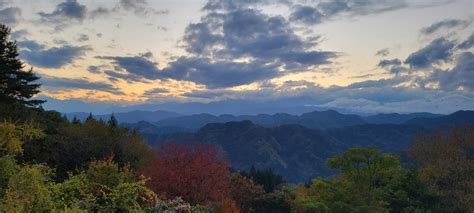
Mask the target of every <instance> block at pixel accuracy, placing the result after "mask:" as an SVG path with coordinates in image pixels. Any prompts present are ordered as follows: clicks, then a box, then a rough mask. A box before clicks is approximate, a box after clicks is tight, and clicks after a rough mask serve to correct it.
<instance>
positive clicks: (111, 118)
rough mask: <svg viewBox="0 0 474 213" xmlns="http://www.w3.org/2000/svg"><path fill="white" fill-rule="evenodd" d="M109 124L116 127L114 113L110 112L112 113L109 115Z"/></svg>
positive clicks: (116, 122)
mask: <svg viewBox="0 0 474 213" xmlns="http://www.w3.org/2000/svg"><path fill="white" fill-rule="evenodd" d="M108 124H109V126H111V127H116V126H117V125H118V121H117V119H116V118H115V115H114V113H112V115H111V116H110V120H109V122H108Z"/></svg>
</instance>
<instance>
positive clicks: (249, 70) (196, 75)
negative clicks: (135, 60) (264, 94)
mask: <svg viewBox="0 0 474 213" xmlns="http://www.w3.org/2000/svg"><path fill="white" fill-rule="evenodd" d="M277 68H278V65H277V64H265V63H261V62H260V61H254V62H251V63H245V62H241V63H237V62H232V61H217V62H211V61H210V60H208V59H205V58H189V57H181V58H179V59H178V60H176V61H175V62H173V63H172V64H170V66H169V67H168V68H165V69H163V70H162V71H161V72H160V73H158V75H157V77H158V78H170V79H175V80H184V81H192V82H195V83H198V84H204V85H206V86H207V87H208V88H221V87H232V86H239V85H244V84H249V83H253V82H256V81H261V80H265V79H270V78H274V77H277V76H280V75H281V73H280V72H279V71H278V69H277Z"/></svg>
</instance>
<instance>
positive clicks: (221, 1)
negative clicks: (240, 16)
mask: <svg viewBox="0 0 474 213" xmlns="http://www.w3.org/2000/svg"><path fill="white" fill-rule="evenodd" d="M269 4H272V5H273V4H284V5H292V4H293V3H292V1H291V0H240V1H236V0H209V1H207V3H206V5H205V6H204V7H203V10H204V11H218V10H236V9H242V8H245V7H249V6H257V5H269Z"/></svg>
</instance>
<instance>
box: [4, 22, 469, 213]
mask: <svg viewBox="0 0 474 213" xmlns="http://www.w3.org/2000/svg"><path fill="white" fill-rule="evenodd" d="M9 33H10V30H9V29H8V28H7V27H5V26H0V109H1V111H0V211H1V212H226V213H227V212H230V213H232V212H472V211H474V193H473V192H474V180H473V179H474V178H473V177H474V127H466V128H464V129H455V130H453V131H451V132H449V133H446V132H444V133H439V134H434V135H425V136H419V137H418V138H417V141H416V143H415V145H414V146H413V148H412V149H411V151H410V156H411V157H412V158H413V162H414V164H413V166H412V167H409V168H404V167H402V165H401V164H400V160H399V158H398V156H397V155H394V154H387V153H381V152H380V151H379V150H377V149H375V148H354V149H351V150H348V151H346V152H345V153H342V154H340V155H338V156H334V157H332V158H330V159H328V160H327V163H328V166H329V167H331V168H333V169H335V170H338V171H339V175H337V176H334V177H331V178H327V179H322V178H316V179H314V180H313V181H312V182H311V183H308V184H299V185H298V184H289V183H286V182H285V180H283V178H282V177H281V176H279V175H277V174H274V173H273V172H272V171H271V170H266V169H264V168H256V167H252V168H250V169H249V171H242V172H239V171H233V170H232V169H231V165H229V164H228V163H227V161H226V160H225V156H223V155H222V152H221V151H220V149H219V147H216V146H212V145H208V144H202V143H199V142H191V143H187V144H173V143H164V144H161V145H159V146H158V147H156V149H155V150H153V149H151V148H150V147H148V146H147V145H145V144H144V143H143V139H142V137H141V136H140V134H138V133H137V132H135V131H130V130H128V129H125V128H121V127H118V126H117V122H116V120H115V119H114V118H113V117H111V119H110V120H108V121H103V120H96V119H94V118H93V117H92V116H90V117H89V118H88V119H86V120H85V121H84V122H80V121H79V120H73V121H72V122H69V121H68V120H67V119H66V118H64V117H62V116H61V114H60V113H58V112H54V111H45V110H43V109H42V108H41V107H40V106H39V104H41V103H42V101H41V100H33V99H32V97H33V96H34V95H35V94H37V93H38V92H39V86H40V85H38V84H35V83H34V82H35V80H37V79H38V78H37V77H36V76H35V75H34V73H33V72H32V71H31V70H29V71H24V65H23V63H22V62H21V61H20V60H18V58H17V57H18V53H17V50H16V43H15V42H13V41H10V40H9V38H8V35H9Z"/></svg>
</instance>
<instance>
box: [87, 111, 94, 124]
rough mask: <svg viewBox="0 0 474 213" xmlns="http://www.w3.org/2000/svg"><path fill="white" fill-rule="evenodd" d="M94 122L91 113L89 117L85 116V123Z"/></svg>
mask: <svg viewBox="0 0 474 213" xmlns="http://www.w3.org/2000/svg"><path fill="white" fill-rule="evenodd" d="M92 121H95V119H94V116H93V115H92V112H91V113H89V116H87V118H86V121H85V123H89V122H92Z"/></svg>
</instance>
